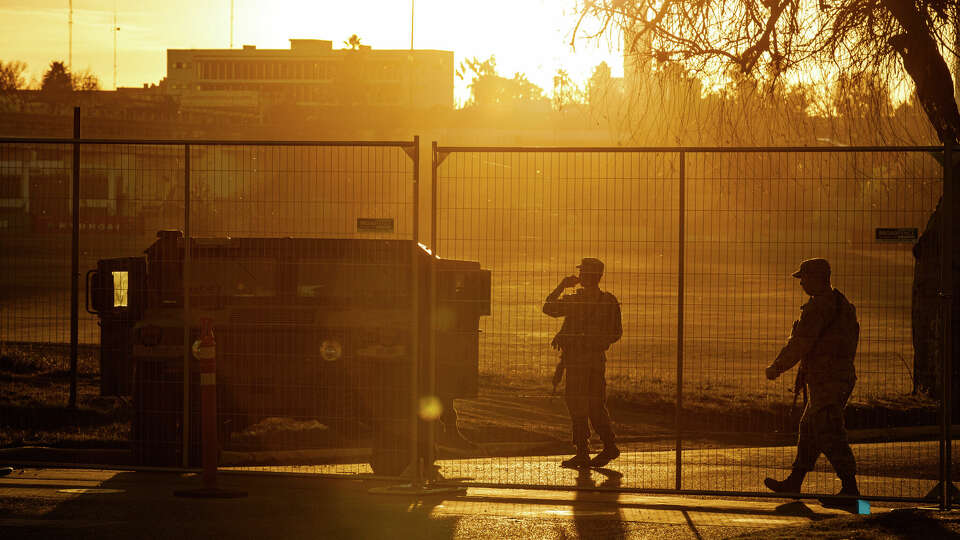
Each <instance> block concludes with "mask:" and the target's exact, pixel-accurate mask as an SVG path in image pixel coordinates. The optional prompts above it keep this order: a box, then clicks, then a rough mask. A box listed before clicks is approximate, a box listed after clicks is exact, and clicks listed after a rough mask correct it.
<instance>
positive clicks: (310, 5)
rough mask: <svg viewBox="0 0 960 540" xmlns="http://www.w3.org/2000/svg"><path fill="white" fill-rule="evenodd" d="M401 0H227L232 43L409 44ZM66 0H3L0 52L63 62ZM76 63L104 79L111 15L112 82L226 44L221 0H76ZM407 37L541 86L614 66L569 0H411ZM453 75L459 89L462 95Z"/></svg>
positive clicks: (37, 66) (147, 75)
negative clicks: (578, 36)
mask: <svg viewBox="0 0 960 540" xmlns="http://www.w3.org/2000/svg"><path fill="white" fill-rule="evenodd" d="M410 5H411V4H410V1H409V0H346V1H344V0H269V1H268V0H234V33H233V44H234V47H237V48H239V47H241V46H243V45H256V46H257V47H258V48H281V49H286V48H289V42H288V41H287V40H288V39H289V38H316V39H328V40H331V41H333V43H334V47H335V48H342V47H344V46H345V45H344V44H343V42H344V41H346V39H347V38H348V37H349V36H350V35H351V34H354V33H356V34H357V35H359V36H360V38H361V41H362V43H364V44H366V45H370V46H372V47H373V48H374V49H406V48H409V47H410ZM68 6H69V1H68V0H0V60H3V61H11V60H20V61H23V62H26V63H27V66H28V72H27V78H28V80H29V79H30V78H31V77H35V78H37V79H38V80H39V78H40V77H41V76H42V74H43V72H44V71H45V69H46V68H47V66H48V65H49V63H50V61H51V60H55V59H57V60H60V59H62V60H64V61H66V60H67V57H68V47H69V39H68V35H69V30H68V28H69V27H68V24H67V21H68V12H69V9H68ZM73 10H74V11H73V20H74V24H73V67H74V69H75V70H77V71H80V70H84V69H90V70H91V71H93V72H94V73H95V74H96V75H97V76H99V77H100V80H101V82H102V84H103V87H104V88H105V89H110V88H112V87H113V52H114V48H113V43H114V33H113V30H112V28H113V19H114V11H115V10H116V14H117V20H118V26H119V27H120V30H119V32H117V44H118V46H117V50H118V70H117V84H118V86H141V85H142V84H144V83H157V82H159V81H160V79H161V78H163V76H164V75H165V65H166V49H179V48H228V47H229V45H230V0H163V1H157V0H141V1H137V0H73ZM414 11H415V21H414V47H415V48H418V49H442V50H452V51H454V52H455V53H456V61H457V64H458V65H459V62H460V61H461V60H463V59H464V58H469V57H474V56H476V57H480V58H484V59H485V58H487V57H488V56H490V55H496V57H497V65H498V71H499V72H500V73H501V74H502V75H504V76H507V77H510V76H512V75H513V73H514V72H517V71H520V72H523V73H526V74H527V77H528V78H530V79H531V80H532V81H533V82H534V83H536V84H538V85H539V86H541V87H542V88H543V89H544V90H545V91H546V92H547V93H549V92H550V90H551V89H552V85H553V82H552V81H553V75H554V74H555V72H556V70H557V69H558V68H563V69H565V70H566V71H567V72H569V73H570V74H571V75H572V76H574V78H575V79H579V80H582V79H586V78H587V77H589V75H590V73H591V72H592V71H593V68H594V66H596V65H597V64H598V63H600V62H601V61H606V62H607V63H608V64H609V65H610V67H611V68H612V69H613V74H614V76H620V75H621V73H622V60H621V58H620V54H619V52H618V51H617V50H616V49H617V48H618V45H617V44H616V43H614V44H612V48H613V49H614V50H613V51H612V52H611V50H610V49H611V45H610V44H609V43H608V42H607V41H604V42H602V43H597V42H588V41H586V40H579V41H578V42H577V46H576V51H573V50H572V49H571V47H570V46H569V42H570V35H571V32H572V30H573V27H574V25H575V23H576V19H575V17H574V16H573V0H484V1H483V2H477V1H475V0H415V4H414ZM466 84H467V81H459V80H457V81H456V85H457V88H456V99H457V100H458V101H463V100H465V99H466V98H467V97H468V95H469V94H468V90H467V88H466Z"/></svg>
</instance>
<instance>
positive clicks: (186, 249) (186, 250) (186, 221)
mask: <svg viewBox="0 0 960 540" xmlns="http://www.w3.org/2000/svg"><path fill="white" fill-rule="evenodd" d="M190 257H191V254H190V145H189V144H184V145H183V286H182V288H183V422H182V425H183V433H182V437H183V456H182V460H181V461H182V464H183V467H184V468H187V467H189V466H190V277H191V276H190Z"/></svg>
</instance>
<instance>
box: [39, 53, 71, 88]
mask: <svg viewBox="0 0 960 540" xmlns="http://www.w3.org/2000/svg"><path fill="white" fill-rule="evenodd" d="M40 91H42V92H44V93H47V94H51V95H65V94H69V93H71V92H73V77H71V76H70V71H69V70H68V69H67V67H66V66H65V65H64V64H63V62H61V61H53V62H50V68H49V69H47V72H46V73H44V74H43V80H42V81H41V83H40Z"/></svg>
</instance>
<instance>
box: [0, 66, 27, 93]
mask: <svg viewBox="0 0 960 540" xmlns="http://www.w3.org/2000/svg"><path fill="white" fill-rule="evenodd" d="M26 70H27V65H26V64H24V63H23V62H18V61H16V60H11V61H10V62H6V63H4V62H2V61H0V92H13V91H16V90H21V89H23V88H24V87H26V80H25V79H24V77H23V72H24V71H26Z"/></svg>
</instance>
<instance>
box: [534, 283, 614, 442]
mask: <svg viewBox="0 0 960 540" xmlns="http://www.w3.org/2000/svg"><path fill="white" fill-rule="evenodd" d="M597 293H598V295H597V296H596V297H593V298H590V296H591V294H590V293H588V291H586V290H584V289H577V291H576V292H574V293H573V294H568V295H564V296H562V297H560V298H558V299H556V300H551V299H550V298H548V299H547V301H546V302H545V303H544V305H543V312H544V313H545V314H547V315H549V316H551V317H564V320H563V326H562V327H561V328H560V332H558V333H557V336H556V337H555V338H554V343H555V344H556V345H557V346H558V348H559V349H560V350H561V355H560V358H561V363H562V366H563V368H564V369H566V372H567V383H566V385H565V388H564V395H565V398H566V402H567V409H568V410H569V411H570V421H571V423H572V432H573V443H574V444H575V445H576V446H577V447H578V448H581V447H582V448H585V447H586V446H587V441H588V440H589V438H590V428H589V426H588V424H587V421H588V419H589V422H590V423H592V424H593V429H594V431H596V432H597V434H598V435H600V439H601V440H602V441H603V443H604V446H605V447H607V448H613V447H615V439H616V437H615V435H614V432H613V428H612V426H611V425H610V415H609V413H608V412H607V406H606V401H607V394H606V388H607V382H606V378H605V375H604V372H605V370H606V360H607V358H606V354H605V351H606V350H607V349H608V348H609V347H610V345H611V344H613V343H614V342H616V341H617V340H619V339H620V336H621V335H622V334H623V327H622V324H621V319H620V303H619V302H618V301H617V297H616V296H614V295H613V294H611V293H609V292H605V291H597Z"/></svg>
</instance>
